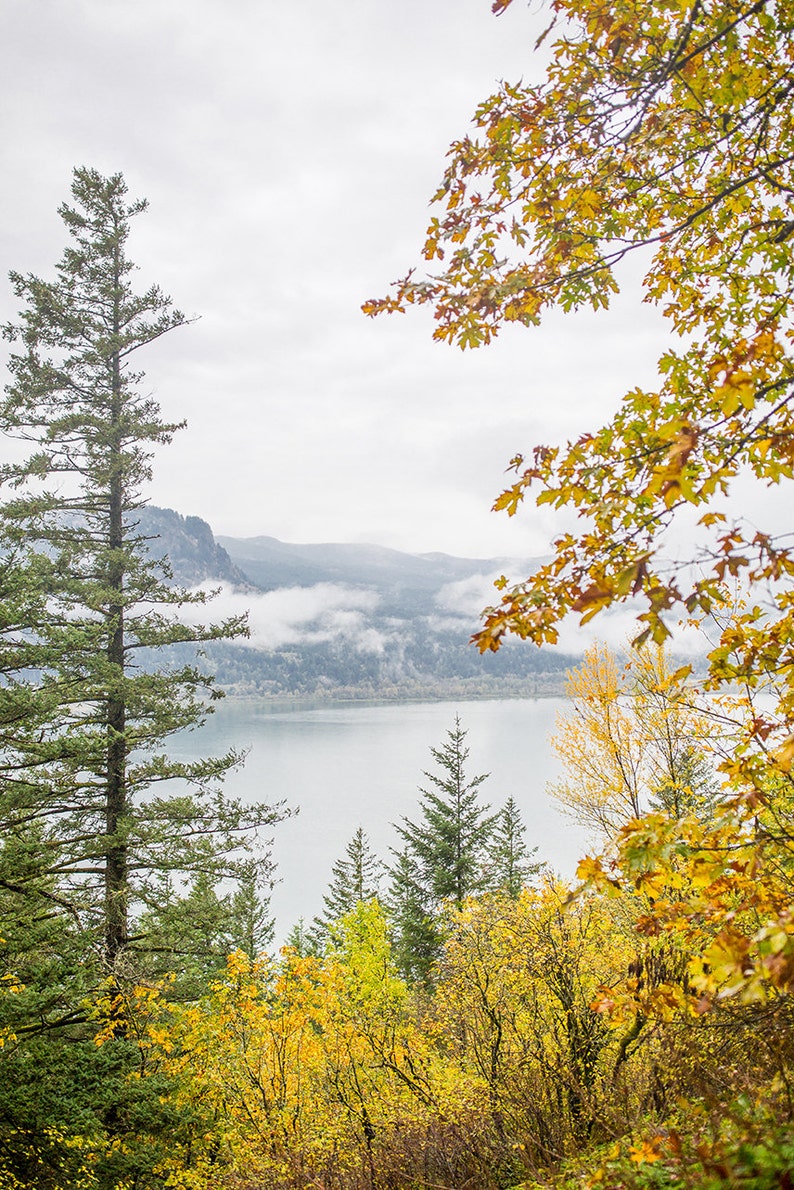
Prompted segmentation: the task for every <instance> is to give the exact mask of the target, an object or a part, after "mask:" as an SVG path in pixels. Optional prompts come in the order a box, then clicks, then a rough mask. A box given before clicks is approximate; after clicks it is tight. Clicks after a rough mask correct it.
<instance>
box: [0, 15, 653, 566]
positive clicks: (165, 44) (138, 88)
mask: <svg viewBox="0 0 794 1190" xmlns="http://www.w3.org/2000/svg"><path fill="white" fill-rule="evenodd" d="M545 17H546V14H545V13H544V12H543V11H542V7H541V4H540V0H532V2H531V3H530V4H529V5H527V4H525V3H522V2H521V0H518V2H517V3H515V4H514V5H513V6H512V7H511V9H510V10H509V11H508V12H507V13H506V14H504V15H503V16H501V17H499V18H495V17H494V16H493V15H492V14H491V11H490V3H489V0H430V2H428V0H400V3H399V4H396V3H394V2H393V0H336V3H334V4H328V3H327V0H289V3H283V2H282V3H275V0H135V2H134V3H129V2H128V0H126V2H124V3H122V2H120V0H0V96H1V97H2V99H1V102H2V108H1V109H0V111H1V112H2V124H3V128H4V148H3V150H2V155H3V159H4V161H3V169H2V170H0V201H2V207H3V211H4V218H3V220H2V221H1V222H0V265H1V266H2V269H1V270H0V271H2V273H3V275H5V274H7V272H8V270H9V269H12V268H13V269H16V270H18V271H20V272H32V273H35V274H37V275H40V276H45V277H47V276H50V275H52V269H53V266H54V264H55V262H56V261H57V259H58V258H59V257H60V255H61V252H62V249H63V247H64V245H65V243H66V239H67V237H66V234H65V230H64V228H63V226H62V224H61V222H60V219H59V218H58V216H57V213H56V212H57V207H58V205H59V203H60V202H62V201H64V200H65V199H68V197H69V186H70V182H71V171H72V168H73V167H74V166H78V165H87V166H91V167H94V168H96V169H98V170H100V171H101V172H103V173H108V174H109V173H112V172H117V171H120V172H122V173H123V174H124V176H125V179H126V181H127V184H128V186H129V190H130V195H131V196H135V197H139V196H145V197H146V198H148V200H149V203H150V208H149V210H148V211H147V213H146V214H145V215H142V216H140V217H139V218H138V219H137V220H136V222H135V225H134V230H133V233H132V235H131V237H130V241H129V251H130V255H131V257H132V259H133V260H135V261H136V263H137V264H138V265H139V266H140V281H141V284H142V285H144V284H149V283H151V282H157V283H158V284H159V285H160V286H161V287H162V288H163V289H164V290H165V292H166V293H168V294H170V295H171V296H172V298H173V299H174V302H175V304H176V305H177V306H178V307H179V308H180V309H182V310H183V311H184V312H185V313H186V314H188V315H189V316H192V317H195V318H196V321H195V322H194V323H192V324H191V325H190V326H189V327H185V328H181V329H179V330H176V331H174V332H172V333H171V334H170V335H169V336H167V337H166V338H165V339H163V340H161V341H160V342H159V343H158V344H156V345H153V346H151V347H150V348H148V349H147V351H146V352H145V357H144V353H141V354H142V358H141V366H142V367H143V368H144V369H145V371H146V381H145V383H146V385H147V387H148V389H149V390H150V391H151V392H152V393H153V394H154V395H155V396H156V397H157V399H158V400H159V402H160V404H161V406H162V409H163V412H164V414H165V416H166V417H167V418H169V419H175V420H181V419H182V418H185V419H186V420H187V423H188V424H187V429H185V430H183V431H181V432H180V434H178V435H177V437H176V438H175V440H174V442H173V444H172V445H171V446H170V447H168V448H167V449H165V450H163V451H162V452H160V453H159V454H158V457H157V459H156V463H155V477H154V481H153V484H152V487H151V491H150V493H149V495H150V498H151V500H152V502H153V503H156V504H160V505H163V506H165V507H170V508H174V509H176V510H177V511H179V512H181V513H182V514H184V515H195V516H200V517H203V518H204V519H205V520H207V521H208V522H209V523H210V524H211V526H212V528H213V529H214V531H215V532H216V533H218V534H227V535H230V536H237V537H246V536H255V535H258V534H265V535H269V536H273V537H278V538H280V539H281V540H284V541H297V542H301V541H352V542H374V543H377V544H380V545H386V546H392V547H395V548H398V549H403V550H408V551H412V552H422V551H431V550H440V551H443V552H446V553H452V554H458V555H462V556H467V557H493V556H505V555H507V556H512V557H529V556H535V555H538V554H542V553H544V552H545V551H546V548H547V545H548V541H549V539H550V537H551V534H552V533H553V532H554V529H555V526H554V524H553V521H552V520H551V519H550V515H549V514H548V513H543V514H542V513H540V512H539V511H536V510H531V509H529V507H527V510H526V511H525V512H524V513H522V514H521V515H520V516H517V517H514V518H508V517H507V516H506V515H505V514H504V513H502V514H496V513H493V512H491V511H490V509H491V505H492V503H493V501H494V499H495V497H496V496H497V495H498V493H499V492H500V490H501V487H502V485H503V480H504V478H505V476H504V472H505V468H506V466H507V464H508V462H509V460H510V458H511V457H512V456H513V455H515V454H516V453H517V452H518V451H522V452H527V451H528V450H530V449H531V448H532V446H534V445H535V444H536V443H538V442H548V441H556V440H558V439H560V438H564V437H565V436H567V435H569V434H578V433H580V432H581V431H583V430H585V429H593V428H596V427H597V425H598V424H600V421H601V420H602V419H603V417H604V416H606V415H607V414H608V413H609V410H610V409H611V408H612V407H613V406H614V404H615V403H616V401H617V400H618V399H619V397H620V395H622V393H623V392H624V391H626V389H628V388H630V387H633V386H634V385H635V384H637V383H652V382H653V378H654V376H655V360H656V358H657V355H658V354H659V345H660V343H661V342H663V338H664V332H663V329H662V328H661V318H660V315H659V314H658V312H657V311H654V310H652V309H650V308H649V307H647V306H643V305H642V304H641V302H640V297H639V293H638V285H637V277H636V276H635V277H631V276H628V277H627V278H626V284H625V288H624V292H623V293H622V294H621V296H620V298H619V299H618V300H617V302H616V303H615V307H614V308H613V309H612V310H611V311H609V312H608V313H607V314H605V315H604V314H601V315H594V314H592V313H589V312H586V313H583V314H579V315H576V316H574V317H569V316H566V317H562V316H559V317H557V316H554V317H552V318H550V319H549V320H548V321H547V322H546V323H545V324H544V325H543V326H542V327H541V328H539V329H532V330H527V329H525V328H518V327H514V328H509V330H508V332H505V333H504V334H503V335H501V336H500V338H499V339H498V340H497V342H496V343H495V344H493V345H492V346H490V347H488V348H485V349H481V350H479V351H476V352H465V353H462V352H461V351H460V350H459V349H458V348H452V347H449V346H447V345H442V344H438V343H434V342H433V341H432V316H431V315H430V313H429V312H428V311H412V312H410V313H409V314H408V315H405V316H403V315H396V316H391V317H390V318H385V317H381V318H378V319H375V320H371V319H367V318H365V317H364V315H363V314H362V313H361V310H360V306H361V303H362V302H363V301H365V300H366V299H367V298H370V297H375V296H383V295H384V294H385V293H386V291H387V289H388V286H389V283H390V282H391V281H393V280H394V279H396V278H397V277H399V276H402V275H404V274H405V272H407V270H408V269H409V268H410V267H411V266H413V265H415V264H419V263H420V251H421V245H422V243H423V239H424V234H423V233H424V229H425V227H426V224H427V220H428V216H429V208H428V200H429V198H430V196H431V195H432V193H433V190H434V189H435V187H436V185H437V183H438V181H439V179H440V177H441V175H442V172H443V168H444V157H445V153H446V150H447V148H448V145H449V143H450V142H451V141H452V140H453V139H454V138H455V137H457V136H460V135H463V134H464V133H465V132H466V131H467V128H468V126H469V122H470V120H471V116H472V114H473V112H474V109H475V107H476V105H477V103H478V102H479V101H480V100H481V99H483V98H485V97H486V96H487V95H488V94H490V93H491V92H492V91H493V89H494V87H495V85H496V83H497V81H498V80H499V79H500V78H504V79H507V80H512V81H515V80H517V79H519V78H521V77H523V78H525V79H530V78H533V77H538V76H539V75H540V72H541V71H542V66H543V63H542V61H541V59H540V58H539V56H538V55H537V54H536V53H534V52H533V43H534V40H535V38H536V36H537V34H538V32H539V31H540V30H541V29H542V28H543V26H544V23H545ZM15 313H16V309H15V299H14V298H13V295H12V293H11V290H10V287H9V286H8V285H7V283H5V282H3V281H0V318H2V319H3V321H5V320H7V319H12V318H13V317H14V315H15Z"/></svg>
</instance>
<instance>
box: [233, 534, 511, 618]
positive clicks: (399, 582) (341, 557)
mask: <svg viewBox="0 0 794 1190" xmlns="http://www.w3.org/2000/svg"><path fill="white" fill-rule="evenodd" d="M217 540H218V542H219V543H220V545H222V546H223V548H224V549H225V551H226V553H227V554H228V555H229V557H230V558H231V559H232V561H233V562H234V563H235V565H237V566H238V567H239V568H240V569H241V570H242V571H244V572H245V574H246V575H247V576H248V578H249V579H250V580H251V581H252V582H254V583H255V584H256V585H257V587H259V589H260V590H262V591H275V590H278V589H279V588H281V587H308V586H314V585H315V584H317V583H343V584H345V585H346V586H350V587H354V588H359V589H366V590H372V591H377V593H378V595H379V597H380V601H381V603H380V610H381V614H382V615H422V614H423V613H426V612H427V611H428V608H429V607H430V606H432V604H433V600H434V597H435V596H436V595H437V593H438V592H439V591H441V590H442V588H444V587H445V586H447V585H448V584H450V583H457V582H461V581H463V580H465V579H470V578H472V577H473V576H474V575H489V574H498V573H500V572H501V571H502V570H504V569H508V570H511V571H514V572H515V571H519V572H520V571H522V570H523V569H524V568H525V567H527V566H530V567H531V566H532V565H533V562H532V561H527V560H526V559H525V560H523V561H520V560H519V561H517V560H516V559H506V558H480V559H477V558H455V557H451V556H450V555H449V554H439V553H431V554H410V553H403V552H402V551H400V550H394V549H388V548H387V547H386V546H380V545H356V544H347V543H335V544H334V543H331V544H323V545H319V544H313V545H295V544H288V543H287V542H283V541H278V540H277V539H276V538H275V537H245V538H238V537H222V536H221V537H218V539H217Z"/></svg>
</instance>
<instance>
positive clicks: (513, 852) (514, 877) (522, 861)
mask: <svg viewBox="0 0 794 1190" xmlns="http://www.w3.org/2000/svg"><path fill="white" fill-rule="evenodd" d="M525 834H526V827H525V825H524V821H523V818H522V817H521V811H520V810H519V808H518V805H517V804H516V801H515V799H514V798H512V797H509V798H508V799H507V801H506V802H505V804H504V806H503V807H502V809H501V810H500V811H499V813H498V814H497V815H496V818H495V820H494V827H493V836H492V839H491V842H490V843H489V845H488V852H487V860H486V870H485V882H486V884H487V887H488V890H489V891H491V892H501V893H506V894H507V896H509V897H513V898H514V899H515V898H516V897H517V896H518V895H519V893H520V892H521V890H522V888H526V886H527V885H528V884H529V882H530V881H531V879H532V877H533V876H536V875H537V874H538V872H540V871H541V870H542V869H543V864H542V863H533V862H532V856H534V855H537V851H538V849H537V847H533V848H532V849H531V850H530V849H529V848H528V847H527V845H526V843H525V842H524V835H525Z"/></svg>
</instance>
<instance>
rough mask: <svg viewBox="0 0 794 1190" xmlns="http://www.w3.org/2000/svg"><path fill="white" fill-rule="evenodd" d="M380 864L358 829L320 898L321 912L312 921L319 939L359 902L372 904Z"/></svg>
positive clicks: (376, 889)
mask: <svg viewBox="0 0 794 1190" xmlns="http://www.w3.org/2000/svg"><path fill="white" fill-rule="evenodd" d="M382 872H383V865H382V863H381V861H380V860H379V859H378V857H377V856H376V855H375V853H374V852H373V850H372V847H371V846H370V842H369V839H368V838H367V834H366V832H365V831H364V829H363V828H362V827H358V829H357V830H356V833H355V834H354V835H353V838H352V839H351V840H350V842H349V843H348V844H347V847H346V848H345V854H344V856H342V857H341V859H338V860H337V861H336V863H335V864H334V865H333V867H332V868H331V882H330V884H329V886H328V892H327V893H326V894H325V896H324V897H323V913H322V914H320V915H319V916H318V917H315V919H314V926H315V929H316V930H317V931H318V933H319V934H320V935H321V936H324V935H326V934H327V932H328V928H329V926H331V925H332V924H333V922H335V921H338V920H339V918H340V917H342V915H343V914H345V913H349V912H350V911H351V909H355V907H356V905H358V904H360V903H361V902H362V901H371V900H373V898H375V897H377V896H378V894H379V890H380V879H381V875H382Z"/></svg>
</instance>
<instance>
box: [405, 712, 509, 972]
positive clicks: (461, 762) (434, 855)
mask: <svg viewBox="0 0 794 1190" xmlns="http://www.w3.org/2000/svg"><path fill="white" fill-rule="evenodd" d="M466 734H467V733H466V732H465V731H464V730H463V728H462V727H461V724H460V718H459V717H458V716H457V715H456V716H455V725H454V727H453V728H452V730H451V731H448V732H447V740H446V743H445V744H444V745H443V746H442V747H441V748H431V749H430V752H431V754H432V756H433V759H434V760H435V762H436V764H437V765H438V768H439V770H440V772H427V771H426V772H425V774H424V775H425V777H427V779H428V781H429V782H430V788H427V789H422V788H420V790H419V793H420V795H421V798H420V809H421V819H420V820H419V821H418V822H412V821H411V820H410V819H408V818H403V820H402V823H401V824H400V825H397V827H396V830H397V833H398V834H399V836H400V838H401V839H402V841H403V846H402V848H400V849H399V850H395V851H394V855H395V857H396V863H395V864H394V865H393V866H392V868H391V869H390V876H391V880H392V885H391V891H390V904H391V907H392V912H393V917H394V921H395V925H396V928H397V932H398V939H397V953H398V956H399V961H400V962H401V963H402V968H403V970H404V971H405V972H406V974H410V975H411V976H412V977H416V976H417V975H418V977H419V978H420V979H422V980H423V981H425V982H427V981H428V980H429V977H430V971H431V968H432V965H433V962H434V961H435V959H436V958H437V956H438V953H439V951H440V947H441V938H442V932H441V926H440V924H439V913H440V910H441V908H442V906H443V905H444V904H445V903H449V904H451V905H453V906H454V907H455V908H456V909H460V908H462V906H463V902H464V901H465V900H466V898H467V897H470V896H476V895H477V894H478V893H480V892H482V891H484V889H485V877H484V872H485V867H486V856H487V850H488V846H489V844H490V842H491V838H492V834H493V828H494V822H495V820H496V815H494V814H489V813H488V811H489V809H490V807H489V806H488V805H483V804H482V803H481V802H480V796H479V789H480V786H481V785H482V783H483V781H485V780H486V779H487V777H488V774H487V773H481V774H479V775H478V776H475V777H471V778H469V777H467V775H466V761H467V760H468V756H469V749H468V748H467V747H466V743H465V740H466Z"/></svg>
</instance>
